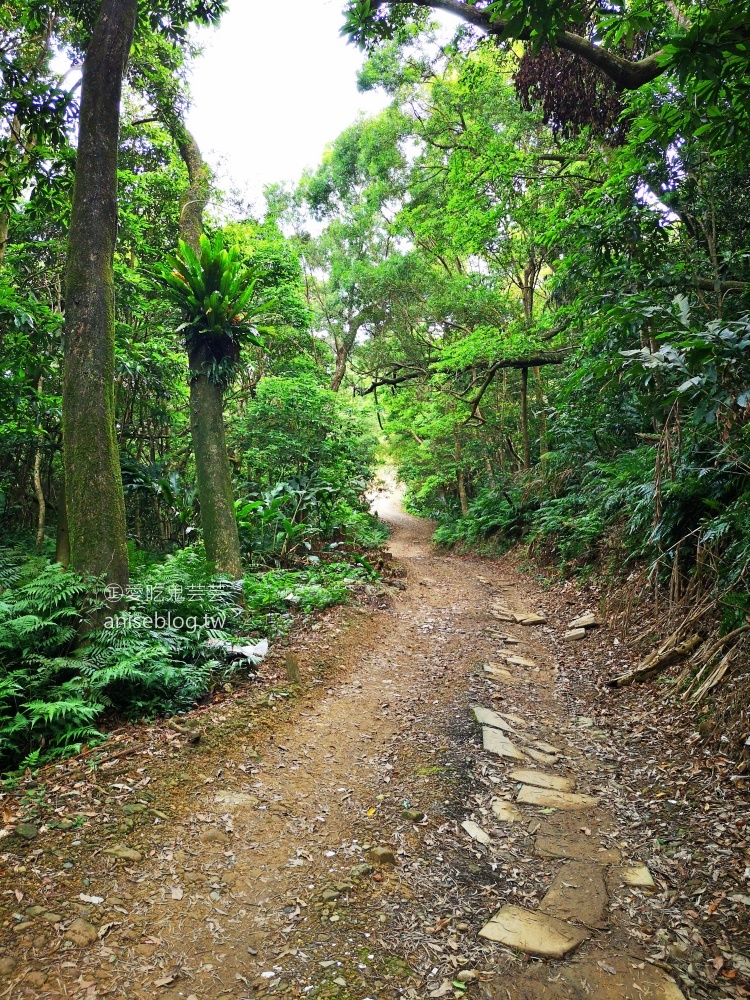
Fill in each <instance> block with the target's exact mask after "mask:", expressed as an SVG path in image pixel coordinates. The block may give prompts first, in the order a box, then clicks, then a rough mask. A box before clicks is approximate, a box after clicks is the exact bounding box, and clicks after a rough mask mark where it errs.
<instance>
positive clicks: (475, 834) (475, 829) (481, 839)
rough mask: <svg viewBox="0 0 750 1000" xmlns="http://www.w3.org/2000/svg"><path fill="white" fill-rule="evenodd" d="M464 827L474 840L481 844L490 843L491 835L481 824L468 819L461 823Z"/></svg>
mask: <svg viewBox="0 0 750 1000" xmlns="http://www.w3.org/2000/svg"><path fill="white" fill-rule="evenodd" d="M461 826H462V828H463V829H464V830H465V831H466V832H467V833H468V835H469V836H470V837H471V839H472V840H476V841H477V843H479V844H489V842H490V839H491V838H490V835H489V834H488V833H486V832H485V831H484V830H483V829H482V828H481V826H479V825H478V824H477V823H474V822H473V820H470V819H466V820H464V821H463V823H462V824H461Z"/></svg>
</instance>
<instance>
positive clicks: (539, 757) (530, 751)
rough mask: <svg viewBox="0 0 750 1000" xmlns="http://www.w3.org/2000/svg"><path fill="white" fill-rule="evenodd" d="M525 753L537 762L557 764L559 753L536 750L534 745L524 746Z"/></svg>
mask: <svg viewBox="0 0 750 1000" xmlns="http://www.w3.org/2000/svg"><path fill="white" fill-rule="evenodd" d="M523 750H524V753H525V754H526V756H527V757H531V759H532V760H535V761H536V762H537V764H556V763H557V754H554V753H544V751H542V750H535V749H534V748H533V747H524V748H523Z"/></svg>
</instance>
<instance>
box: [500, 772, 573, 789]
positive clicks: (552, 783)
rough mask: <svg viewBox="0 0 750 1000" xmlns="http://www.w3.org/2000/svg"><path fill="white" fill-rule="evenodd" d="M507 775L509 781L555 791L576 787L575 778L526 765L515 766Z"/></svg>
mask: <svg viewBox="0 0 750 1000" xmlns="http://www.w3.org/2000/svg"><path fill="white" fill-rule="evenodd" d="M508 777H509V778H510V779H511V781H520V782H521V784H522V785H534V786H535V787H536V788H553V789H554V790H555V791H557V792H572V791H573V789H574V788H575V787H576V782H575V778H564V777H563V776H562V775H561V774H547V773H546V772H544V771H534V770H532V769H531V768H526V767H519V768H516V770H515V771H511V772H510V774H509V775H508Z"/></svg>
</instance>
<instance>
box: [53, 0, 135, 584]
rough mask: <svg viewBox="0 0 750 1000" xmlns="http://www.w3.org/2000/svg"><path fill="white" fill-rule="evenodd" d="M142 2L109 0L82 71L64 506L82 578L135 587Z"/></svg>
mask: <svg viewBox="0 0 750 1000" xmlns="http://www.w3.org/2000/svg"><path fill="white" fill-rule="evenodd" d="M137 13H138V2H137V0H103V3H102V5H101V8H100V11H99V17H98V19H97V22H96V27H95V28H94V32H93V35H92V37H91V41H90V43H89V46H88V49H87V51H86V58H85V60H84V64H83V85H82V89H81V112H80V125H79V134H78V156H77V162H76V179H75V187H74V193H73V210H72V215H71V222H70V234H69V239H68V263H67V275H66V319H65V371H64V379H63V435H64V455H65V498H66V506H67V512H68V530H69V537H70V555H71V562H72V565H73V566H74V567H75V568H76V569H77V570H79V571H81V572H84V573H91V574H94V575H95V576H101V575H104V576H105V577H106V579H107V581H108V582H109V583H111V584H115V585H118V586H120V587H124V586H126V585H127V582H128V552H127V544H126V530H125V502H124V498H123V491H122V476H121V473H120V459H119V453H118V448H117V439H116V436H115V423H114V271H113V259H114V251H115V241H116V238H117V153H118V141H119V134H120V100H121V96H122V83H123V77H124V74H125V68H126V65H127V60H128V55H129V53H130V46H131V43H132V39H133V32H134V30H135V23H136V17H137Z"/></svg>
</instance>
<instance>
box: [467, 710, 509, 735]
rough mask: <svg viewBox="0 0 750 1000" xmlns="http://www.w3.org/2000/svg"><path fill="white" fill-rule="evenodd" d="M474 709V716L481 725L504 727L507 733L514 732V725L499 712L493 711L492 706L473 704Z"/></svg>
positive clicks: (494, 727)
mask: <svg viewBox="0 0 750 1000" xmlns="http://www.w3.org/2000/svg"><path fill="white" fill-rule="evenodd" d="M472 711H473V713H474V718H475V719H476V720H477V722H478V723H479V724H480V726H491V727H492V728H493V729H502V731H503V732H505V733H512V732H513V726H511V725H510V723H509V722H506V721H505V719H504V718H503V717H502V716H501V715H498V713H497V712H493V711H492V709H491V708H482V707H481V705H474V706H472Z"/></svg>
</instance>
